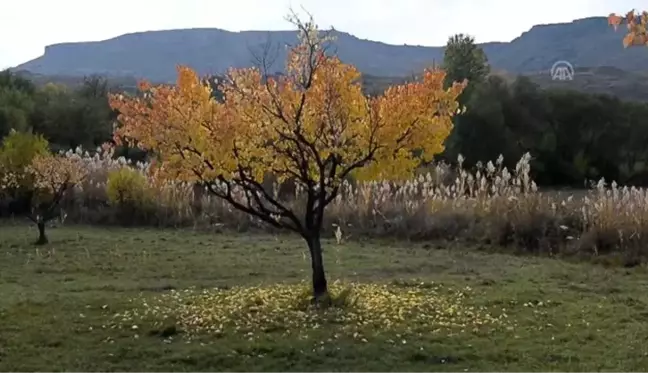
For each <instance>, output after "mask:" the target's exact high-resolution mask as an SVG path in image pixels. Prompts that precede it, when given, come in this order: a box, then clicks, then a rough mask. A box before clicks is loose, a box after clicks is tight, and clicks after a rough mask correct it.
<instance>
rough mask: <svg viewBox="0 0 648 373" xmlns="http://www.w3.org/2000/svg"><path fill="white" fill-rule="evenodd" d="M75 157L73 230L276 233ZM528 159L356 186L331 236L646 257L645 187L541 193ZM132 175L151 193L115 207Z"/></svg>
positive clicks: (205, 199) (336, 205) (215, 202)
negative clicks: (121, 181) (116, 190)
mask: <svg viewBox="0 0 648 373" xmlns="http://www.w3.org/2000/svg"><path fill="white" fill-rule="evenodd" d="M69 155H70V156H82V157H83V158H84V159H85V160H86V164H87V167H88V168H89V169H90V174H91V176H90V178H89V179H88V180H87V181H86V182H85V183H84V184H83V185H81V186H80V187H79V188H77V190H75V193H74V195H73V196H71V198H69V199H68V200H67V201H66V203H65V206H64V209H65V212H66V214H67V219H68V220H70V221H72V222H83V223H92V224H113V225H115V224H117V225H135V226H159V227H193V228H200V229H205V230H214V229H229V230H235V231H239V232H242V231H249V230H265V231H266V232H268V231H269V232H273V231H272V230H270V229H269V228H267V226H266V224H265V223H263V222H260V221H258V219H256V218H253V217H251V216H249V215H246V214H243V213H240V212H238V211H236V210H234V209H233V208H232V207H231V206H230V205H229V204H227V203H226V202H224V201H222V200H220V199H218V198H216V197H214V196H211V195H210V194H209V193H208V192H206V191H205V190H204V189H202V188H199V187H195V186H193V185H190V184H187V183H166V184H160V183H157V182H154V181H153V180H152V179H150V178H148V177H147V175H148V173H147V170H148V167H149V165H147V164H138V165H131V164H129V163H128V162H126V161H125V160H124V159H113V158H112V154H111V153H109V152H104V153H101V152H98V153H96V154H95V155H93V156H90V155H89V154H87V153H86V154H84V152H83V151H81V150H78V151H77V154H76V155H74V153H72V152H70V153H69ZM529 161H530V158H529V156H528V155H525V156H524V157H523V158H522V159H521V160H520V161H519V162H518V164H517V167H516V168H515V169H514V170H508V169H506V168H505V167H503V166H502V164H503V160H502V159H498V160H497V161H496V162H495V163H492V162H488V163H486V164H479V165H478V166H477V168H476V169H474V170H466V169H464V168H463V167H462V166H461V159H460V162H459V167H458V168H456V169H452V168H450V167H449V166H447V165H444V164H438V165H435V166H433V167H431V168H427V169H426V170H425V172H423V173H421V174H420V175H418V176H417V177H415V178H414V179H412V180H410V181H407V182H398V183H396V182H386V181H385V182H380V181H376V182H368V183H353V182H347V183H345V184H344V187H343V188H342V191H341V193H340V195H339V196H338V198H336V199H335V200H334V201H333V203H332V204H331V205H330V206H329V207H328V209H327V215H326V217H325V218H326V224H325V234H326V235H329V236H333V235H335V234H337V235H338V238H340V239H342V240H348V239H354V238H359V237H391V238H400V239H411V240H443V241H455V240H462V241H464V242H468V243H470V244H480V245H487V246H493V247H497V248H502V247H504V248H508V249H510V250H515V251H519V252H529V253H537V254H542V255H579V256H583V257H595V258H598V260H601V257H602V256H604V257H605V258H604V259H603V260H605V261H612V262H615V263H618V264H623V265H627V266H632V265H636V264H637V263H640V262H642V261H643V260H644V259H645V257H646V254H647V253H648V252H647V251H646V250H645V249H644V248H645V247H648V245H647V244H648V239H647V238H646V237H648V192H647V191H646V190H645V189H639V188H633V187H620V186H617V185H616V184H614V183H612V184H610V185H607V184H605V183H604V182H603V181H601V182H599V183H598V184H597V185H595V186H594V187H593V188H592V189H591V190H589V191H585V192H583V191H580V192H578V193H570V192H546V191H538V189H537V186H536V185H535V183H534V182H533V180H532V179H531V177H530V175H531V170H530V166H529ZM125 167H128V168H132V169H133V170H134V171H135V172H136V173H138V174H139V175H140V177H141V178H142V179H143V183H142V185H144V190H141V191H138V192H137V193H135V192H134V193H132V194H133V195H136V196H140V197H138V198H136V200H135V199H134V198H131V199H130V200H129V199H124V200H114V198H113V200H110V198H109V193H107V179H108V175H110V174H111V172H114V171H115V170H119V169H123V168H125ZM129 185H130V184H129ZM138 185H139V184H138ZM122 187H124V186H122ZM126 187H130V186H128V185H126ZM268 188H269V189H270V190H271V191H272V192H273V193H274V194H275V195H276V196H278V198H279V199H281V200H282V201H283V202H284V203H286V204H288V205H291V206H293V207H294V208H295V210H296V211H299V210H300V206H302V205H303V199H304V196H303V193H302V192H301V191H300V189H299V188H298V187H294V186H293V187H291V186H290V185H288V184H286V185H277V184H276V183H275V184H273V183H271V182H268ZM603 254H605V255H603Z"/></svg>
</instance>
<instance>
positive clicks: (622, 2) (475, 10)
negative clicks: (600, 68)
mask: <svg viewBox="0 0 648 373" xmlns="http://www.w3.org/2000/svg"><path fill="white" fill-rule="evenodd" d="M1 1H2V6H1V7H0V35H2V40H1V41H0V69H3V68H7V67H13V66H16V65H18V64H21V63H23V62H26V61H28V60H31V59H33V58H36V57H38V56H40V55H42V54H43V52H44V48H45V46H46V45H50V44H56V43H63V42H78V41H96V40H105V39H110V38H113V37H116V36H119V35H122V34H126V33H131V32H138V31H150V30H168V29H178V28H194V27H215V28H221V29H225V30H229V31H242V30H286V29H291V25H290V23H288V22H287V21H286V20H285V17H286V15H287V14H288V12H289V10H290V9H291V8H292V9H294V10H295V11H296V12H297V13H298V14H301V15H302V17H303V15H304V14H305V13H304V12H303V10H302V9H305V10H306V11H308V12H309V13H310V14H312V15H313V17H314V19H315V22H316V23H317V24H318V25H319V27H320V28H321V29H327V28H329V27H331V26H333V27H335V29H337V30H339V31H345V32H348V33H351V34H353V35H355V36H357V37H360V38H363V39H370V40H376V41H382V42H385V43H390V44H401V45H402V44H409V45H426V46H440V45H444V44H445V42H446V41H447V39H448V37H449V36H450V35H452V34H456V33H464V34H470V35H472V36H474V37H475V38H476V40H477V42H479V43H482V42H489V41H510V40H512V39H514V38H515V37H517V36H519V35H520V34H521V33H522V32H524V31H527V30H529V29H530V28H531V27H532V26H533V25H536V24H546V23H558V22H569V21H572V20H574V19H578V18H585V17H591V16H607V15H608V14H610V13H624V14H625V13H626V12H627V11H629V10H631V9H639V10H644V9H646V8H647V7H648V3H646V1H645V0H542V1H531V0H526V1H525V0H157V1H155V0H103V1H98V0H58V1H52V0H1Z"/></svg>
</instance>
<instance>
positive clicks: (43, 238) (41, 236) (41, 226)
mask: <svg viewBox="0 0 648 373" xmlns="http://www.w3.org/2000/svg"><path fill="white" fill-rule="evenodd" d="M36 226H37V227H38V240H37V241H36V245H45V244H46V243H47V242H48V240H47V235H46V234H45V222H44V221H42V220H41V221H39V222H38V223H36Z"/></svg>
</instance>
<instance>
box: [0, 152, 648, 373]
mask: <svg viewBox="0 0 648 373" xmlns="http://www.w3.org/2000/svg"><path fill="white" fill-rule="evenodd" d="M66 156H67V157H72V158H76V159H82V160H83V164H85V166H86V167H87V168H88V177H87V178H86V179H85V180H84V182H83V183H81V184H79V185H77V187H76V188H75V189H74V190H73V193H71V194H70V195H68V197H67V198H66V199H65V200H64V201H63V202H62V207H63V209H62V211H61V216H60V217H59V218H58V219H57V220H56V221H53V222H51V224H50V226H49V227H48V234H49V244H47V245H43V246H34V244H33V242H34V240H35V238H36V236H37V231H36V229H35V227H33V226H30V225H29V224H28V221H27V220H23V219H21V218H14V219H9V220H4V221H3V223H2V225H1V226H0V237H2V239H1V240H0V255H1V256H2V258H3V259H2V261H0V287H1V291H2V294H3V297H2V299H0V319H1V321H2V322H1V323H0V346H2V347H0V370H3V371H4V370H20V371H27V370H31V371H35V370H41V371H42V370H50V371H51V370H54V371H57V370H88V371H95V370H102V371H110V370H122V371H137V370H139V371H151V370H154V371H170V370H174V371H175V370H191V371H214V370H219V371H239V370H245V371H252V370H255V371H262V370H263V371H264V370H284V371H285V370H289V371H310V370H322V371H323V370H327V371H331V370H349V371H351V370H352V371H359V370H363V371H374V370H379V371H385V370H399V371H403V370H404V371H430V370H435V371H436V370H441V371H444V370H445V371H474V370H480V371H487V370H507V371H516V370H517V371H519V370H565V371H567V370H570V371H571V370H581V371H582V370H592V371H593V370H626V371H628V370H641V369H643V368H644V367H645V366H647V364H648V350H646V348H645V342H646V341H645V339H646V337H645V336H646V335H647V333H646V332H648V329H647V328H648V327H647V326H646V325H648V324H646V322H645V320H646V317H648V313H646V311H645V310H646V305H647V304H648V296H647V295H646V294H647V293H646V288H647V287H648V274H647V273H646V269H645V265H644V258H645V254H646V252H645V239H644V237H645V233H646V225H645V224H646V223H645V222H646V221H648V220H647V219H646V217H648V216H647V215H648V203H647V202H648V199H647V198H646V192H645V191H644V190H642V189H637V188H622V187H619V186H616V185H606V184H604V183H603V182H601V183H599V184H598V185H597V186H595V187H594V188H593V189H592V190H591V191H587V192H583V193H580V194H579V195H576V196H574V195H573V194H570V193H568V192H560V193H558V192H551V193H548V192H545V191H538V190H537V187H536V186H535V183H534V182H533V180H531V177H530V176H529V175H530V168H529V162H528V161H529V159H528V157H525V158H523V159H521V160H520V162H519V163H518V164H517V167H516V168H515V169H513V170H510V171H509V170H508V169H506V168H505V167H503V165H502V164H503V162H502V160H501V159H500V160H496V161H495V162H489V163H486V164H484V165H481V166H479V167H478V168H477V169H475V170H465V169H462V168H459V169H452V168H450V167H448V166H446V165H444V164H437V165H433V166H431V167H428V168H426V169H425V170H421V172H420V175H419V176H418V177H417V178H415V179H413V180H410V181H403V182H370V183H356V182H353V181H349V182H348V183H347V184H346V185H345V188H344V190H343V192H342V193H341V195H340V196H339V197H338V199H337V200H336V201H334V202H333V203H332V205H330V206H329V208H328V211H327V215H326V219H327V223H326V226H325V232H324V233H323V237H325V240H324V242H323V247H324V258H325V262H326V263H325V267H326V270H327V274H328V277H329V280H330V282H331V293H332V297H333V306H332V307H330V308H326V309H313V308H312V307H311V306H310V303H309V299H310V287H309V282H308V279H309V276H310V259H309V254H308V250H307V248H306V246H305V244H304V243H303V240H301V239H299V238H298V237H296V236H293V235H289V234H285V232H281V231H275V230H273V229H269V228H267V226H266V225H264V224H262V223H261V222H259V221H256V220H255V219H251V218H250V217H249V216H247V215H244V214H241V213H238V212H236V211H235V210H233V209H231V208H230V207H228V206H227V204H226V203H224V202H222V201H220V200H218V199H215V198H213V197H211V196H210V195H209V194H208V193H205V192H204V190H202V189H200V188H196V187H195V186H193V185H189V184H186V183H177V182H176V183H159V182H157V181H156V180H154V179H151V178H149V177H147V175H148V173H147V170H148V167H149V165H147V164H132V163H129V162H127V161H126V160H125V159H123V158H117V159H115V158H114V157H113V156H112V154H111V153H110V151H103V152H102V151H97V152H95V153H87V152H85V151H83V150H81V149H77V151H76V152H72V151H70V152H68V153H67V155H66ZM460 163H461V162H460ZM269 187H270V188H275V192H276V195H278V196H279V195H281V196H283V197H282V198H284V200H285V201H287V202H286V203H289V202H290V201H292V202H290V203H293V208H295V209H296V210H298V209H299V203H300V201H301V200H300V190H299V189H298V188H297V189H295V188H293V189H285V188H284V189H282V188H279V187H278V186H277V185H274V186H273V185H270V186H269ZM124 226H130V227H124Z"/></svg>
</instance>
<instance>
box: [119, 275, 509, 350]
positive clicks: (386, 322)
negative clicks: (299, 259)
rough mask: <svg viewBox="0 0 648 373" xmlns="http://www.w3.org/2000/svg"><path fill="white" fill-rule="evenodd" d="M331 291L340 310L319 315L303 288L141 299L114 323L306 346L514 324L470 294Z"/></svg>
mask: <svg viewBox="0 0 648 373" xmlns="http://www.w3.org/2000/svg"><path fill="white" fill-rule="evenodd" d="M329 290H330V293H331V296H332V299H333V303H334V306H333V307H331V308H327V309H318V310H315V309H313V308H311V306H310V298H311V295H310V292H309V291H308V288H307V287H306V286H305V285H304V284H273V285H269V286H262V287H234V288H231V289H228V290H222V289H205V290H194V289H187V290H181V291H171V292H169V293H165V294H162V295H160V296H157V297H155V298H143V299H140V300H138V302H137V303H136V304H139V307H138V308H135V309H132V310H128V311H127V312H124V313H121V314H116V315H114V318H115V319H116V324H117V325H118V326H119V327H122V328H129V329H130V328H131V326H132V325H134V324H135V325H136V324H139V323H147V322H152V323H154V324H155V325H156V326H159V323H163V322H164V320H168V319H172V320H176V321H177V323H178V326H179V327H181V328H182V330H183V331H184V332H185V333H186V335H187V336H188V337H189V338H191V337H193V336H197V335H200V334H211V335H217V336H222V335H225V334H227V335H230V336H238V337H241V338H245V339H248V340H256V339H259V338H263V337H264V336H270V337H273V336H275V335H276V334H275V333H279V335H281V336H283V337H287V336H293V337H297V338H304V339H305V338H308V335H309V333H311V332H312V331H313V330H314V329H322V330H323V331H325V332H326V331H328V332H330V334H331V335H330V338H331V339H332V340H333V339H339V338H342V337H345V338H350V339H357V340H359V341H363V340H365V341H366V340H367V338H370V337H371V335H375V334H376V333H384V332H390V333H392V334H395V337H397V338H398V339H399V340H403V339H404V338H405V337H410V336H412V334H414V333H415V331H421V330H425V331H426V333H432V332H436V333H438V332H445V333H448V334H456V333H457V332H462V331H467V330H472V329H477V330H480V329H482V330H483V329H487V328H497V327H502V326H507V325H508V324H509V322H508V321H506V320H505V318H504V317H502V318H500V317H494V316H492V315H491V314H490V313H489V312H488V310H487V309H486V308H484V307H481V308H475V307H472V306H470V305H468V304H467V302H466V294H467V293H470V289H468V288H464V289H451V288H445V287H443V286H440V285H438V284H430V283H419V282H416V283H404V284H373V283H369V284H363V283H351V284H343V283H340V282H335V283H333V284H332V285H331V288H330V289H329Z"/></svg>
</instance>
